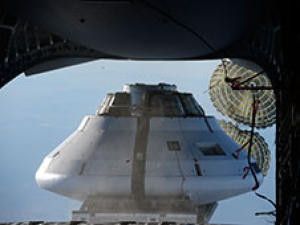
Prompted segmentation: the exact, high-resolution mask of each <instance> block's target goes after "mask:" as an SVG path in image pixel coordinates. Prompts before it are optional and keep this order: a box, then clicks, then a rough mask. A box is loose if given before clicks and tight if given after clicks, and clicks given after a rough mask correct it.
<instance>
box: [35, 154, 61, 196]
mask: <svg viewBox="0 0 300 225" xmlns="http://www.w3.org/2000/svg"><path fill="white" fill-rule="evenodd" d="M51 160H52V159H51V158H45V159H44V161H43V163H42V164H41V166H40V167H39V169H38V170H37V172H36V174H35V180H36V182H37V184H38V186H39V187H41V188H43V189H47V190H49V191H53V192H56V191H57V190H56V189H57V187H58V185H59V184H60V183H61V180H62V179H63V177H62V175H60V174H54V173H49V172H48V171H47V168H48V167H49V164H50V162H51Z"/></svg>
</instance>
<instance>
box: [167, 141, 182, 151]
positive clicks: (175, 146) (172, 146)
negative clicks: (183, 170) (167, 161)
mask: <svg viewBox="0 0 300 225" xmlns="http://www.w3.org/2000/svg"><path fill="white" fill-rule="evenodd" d="M167 146H168V149H169V150H170V151H180V150H181V148H180V143H179V141H167Z"/></svg>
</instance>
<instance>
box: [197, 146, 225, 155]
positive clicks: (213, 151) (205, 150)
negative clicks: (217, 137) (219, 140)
mask: <svg viewBox="0 0 300 225" xmlns="http://www.w3.org/2000/svg"><path fill="white" fill-rule="evenodd" d="M199 150H200V151H201V152H202V154H203V155H205V156H223V155H226V154H225V152H224V151H223V149H222V148H221V147H220V146H219V145H218V144H207V145H202V146H199Z"/></svg>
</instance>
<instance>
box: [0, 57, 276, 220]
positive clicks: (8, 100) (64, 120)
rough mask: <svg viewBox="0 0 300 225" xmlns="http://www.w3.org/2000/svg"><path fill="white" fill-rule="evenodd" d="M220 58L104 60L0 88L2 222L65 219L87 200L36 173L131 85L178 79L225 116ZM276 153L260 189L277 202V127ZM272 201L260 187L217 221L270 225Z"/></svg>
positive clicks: (227, 206) (227, 204)
mask: <svg viewBox="0 0 300 225" xmlns="http://www.w3.org/2000/svg"><path fill="white" fill-rule="evenodd" d="M218 63H219V61H198V62H197V61H177V62H176V61H175V62H158V61H150V62H142V61H111V60H98V61H94V62H89V63H85V64H81V65H77V66H72V67H68V68H64V69H59V70H55V71H51V72H47V73H42V74H39V75H34V76H31V77H25V76H24V75H21V76H19V77H17V78H16V79H15V80H13V81H12V82H10V83H9V84H7V85H6V86H4V87H3V88H2V89H0V102H1V107H0V134H1V135H0V150H1V157H0V179H1V185H0V199H1V200H0V221H1V222H3V221H24V220H25V221H31V220H45V221H66V220H70V218H71V211H72V210H75V209H78V208H79V207H80V202H77V201H73V200H70V199H67V198H65V197H63V196H59V195H56V194H53V193H51V192H48V191H46V190H42V189H40V188H39V187H38V185H37V184H36V182H35V179H34V176H35V172H36V170H37V168H38V167H39V165H40V164H41V162H42V159H43V158H44V157H45V156H46V155H47V154H48V153H49V152H50V151H51V150H53V149H54V148H55V147H56V146H57V145H58V144H59V143H61V142H62V141H63V140H64V139H65V138H66V137H67V136H68V135H69V134H71V133H72V132H73V131H74V130H75V129H76V128H77V126H78V125H79V123H80V121H81V119H82V118H83V117H84V116H85V115H91V114H95V112H96V109H97V108H98V106H99V105H100V103H101V102H102V100H103V98H104V97H105V95H106V93H108V92H115V91H120V90H122V87H123V85H124V84H127V83H137V82H138V83H147V84H156V83H159V82H165V83H171V84H176V85H177V87H178V89H179V91H185V92H191V93H192V94H193V95H194V96H195V98H196V99H197V100H198V102H199V103H200V105H202V107H203V108H204V109H205V111H206V114H208V115H214V116H215V117H216V118H218V119H220V118H223V117H222V115H221V114H219V113H218V112H217V111H216V110H215V108H214V107H213V106H212V103H211V101H210V99H209V94H208V91H207V89H208V86H209V79H210V76H211V74H212V73H213V71H214V69H215V68H216V66H217V64H218ZM259 132H260V134H261V135H263V137H264V138H265V139H266V141H267V143H268V145H269V148H270V150H271V153H272V155H271V157H272V162H271V168H270V170H269V174H268V176H267V177H265V180H264V183H263V185H262V186H261V187H260V189H259V190H258V191H257V192H259V193H262V194H265V195H266V196H268V197H269V198H271V199H273V200H274V199H275V128H274V126H273V127H271V128H267V129H264V130H259ZM271 210H273V208H272V206H271V205H270V204H269V203H268V202H266V201H264V200H262V199H260V198H258V197H256V196H255V194H254V193H253V192H250V193H247V194H243V195H241V196H238V197H234V198H231V199H228V200H224V201H221V202H219V206H218V208H217V210H216V211H215V213H214V215H213V217H212V219H211V221H210V222H211V223H223V224H245V225H247V224H257V225H260V224H270V222H272V221H273V220H274V218H272V217H266V216H262V217H256V216H255V215H254V214H255V212H262V211H271Z"/></svg>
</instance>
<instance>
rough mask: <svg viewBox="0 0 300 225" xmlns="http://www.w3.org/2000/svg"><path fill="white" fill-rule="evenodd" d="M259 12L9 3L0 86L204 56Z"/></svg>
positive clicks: (233, 3)
mask: <svg viewBox="0 0 300 225" xmlns="http://www.w3.org/2000/svg"><path fill="white" fill-rule="evenodd" d="M0 4H1V3H0ZM2 4H3V3H2ZM261 9H262V6H261V5H260V1H258V0H257V1H251V0H228V1H221V0H210V1H196V0H194V1H182V0H181V1H179V0H148V1H145V0H132V1H130V0H128V1H127V0H44V1H36V0H26V1H24V0H6V1H4V5H3V6H2V11H1V14H0V16H1V17H0V39H1V44H0V45H1V52H0V56H1V58H0V60H1V61H2V62H1V63H2V66H1V64H0V69H1V73H2V75H1V77H2V78H3V76H6V78H5V80H2V81H1V83H2V85H4V83H6V82H8V81H9V80H10V79H13V77H14V76H16V74H20V73H22V72H24V71H25V72H26V73H27V74H34V73H38V72H40V71H46V70H52V69H55V68H59V67H62V66H68V65H72V64H76V63H80V62H85V61H88V60H92V59H98V58H111V59H139V60H147V59H151V60H154V59H155V60H156V59H159V60H162V59H167V60H172V59H180V60H184V59H203V58H206V57H208V56H209V55H211V54H215V53H216V52H222V50H223V49H225V48H227V47H228V46H231V45H232V44H233V43H234V42H236V41H238V40H240V39H243V38H244V37H245V36H247V34H249V33H251V31H252V30H253V29H254V28H255V25H257V21H258V20H259V17H260V12H261ZM219 57H222V56H221V55H219ZM12 67H14V68H18V69H13V68H12ZM12 74H13V75H12Z"/></svg>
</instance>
